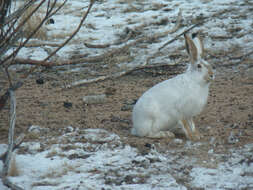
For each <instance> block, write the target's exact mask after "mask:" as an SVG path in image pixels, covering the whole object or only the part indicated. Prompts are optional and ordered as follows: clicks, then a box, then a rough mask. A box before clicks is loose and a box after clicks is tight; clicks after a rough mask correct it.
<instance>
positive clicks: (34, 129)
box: [28, 125, 42, 134]
mask: <svg viewBox="0 0 253 190" xmlns="http://www.w3.org/2000/svg"><path fill="white" fill-rule="evenodd" d="M28 131H29V132H30V133H35V134H39V133H41V131H42V128H41V127H40V126H38V125H32V126H31V127H29V129H28Z"/></svg>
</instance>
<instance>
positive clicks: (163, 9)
mask: <svg viewBox="0 0 253 190" xmlns="http://www.w3.org/2000/svg"><path fill="white" fill-rule="evenodd" d="M59 2H60V1H59ZM88 4H89V1H87V0H72V1H68V3H67V5H66V6H65V7H64V9H63V10H62V11H60V12H59V14H57V15H55V16H54V17H53V19H54V20H55V24H53V25H47V26H45V27H47V29H48V40H47V41H40V40H37V41H38V42H39V43H42V42H47V43H60V42H63V41H64V39H65V38H66V37H67V36H68V35H67V34H69V33H71V32H72V31H73V30H74V29H75V27H77V25H78V22H79V20H80V16H81V13H82V11H83V10H86V9H87V6H88ZM180 9H181V11H182V17H183V21H182V26H181V27H180V28H179V30H178V31H177V32H176V33H174V34H171V35H170V34H169V35H168V36H166V37H163V38H160V39H159V40H157V41H154V42H146V43H145V46H140V47H131V48H130V54H131V56H132V57H133V60H132V61H131V62H129V63H128V62H126V63H127V64H128V65H132V64H133V65H138V64H142V63H143V62H145V60H146V58H147V57H148V56H149V55H151V54H152V53H154V52H155V51H156V50H157V49H158V48H159V47H161V46H162V45H163V44H164V43H165V42H166V41H168V40H170V39H172V38H173V37H175V36H176V35H177V34H179V33H180V32H182V31H184V30H185V29H186V28H187V27H189V26H191V25H192V24H193V23H196V22H197V21H198V20H201V19H203V18H206V22H205V23H204V25H202V26H200V27H198V28H196V29H194V31H197V30H201V31H202V33H203V34H204V35H205V37H206V38H205V44H206V48H207V50H209V51H211V52H212V53H218V54H223V53H224V52H229V51H230V50H231V49H233V48H236V49H237V50H238V51H240V52H243V53H247V52H249V51H250V50H251V49H252V47H253V32H252V30H253V14H252V10H253V2H252V1H238V0H224V1H220V0H191V1H189V0H159V1H158V0H149V1H147V0H143V1H130V0H129V1H124V0H101V1H98V2H96V3H95V5H94V7H93V9H92V11H91V13H90V14H89V15H88V18H87V20H86V22H85V24H84V26H83V27H82V29H81V31H80V32H79V33H78V35H77V36H76V37H75V38H74V39H73V41H72V42H71V43H70V44H68V45H67V46H66V47H64V48H63V49H62V50H61V51H59V52H58V53H57V56H58V57H59V58H60V59H61V60H64V59H65V60H67V59H69V58H71V56H72V55H73V54H74V52H78V53H79V54H87V56H88V57H89V56H94V55H100V54H102V53H103V52H105V51H108V49H106V50H105V49H96V48H95V49H92V48H87V47H85V45H84V43H85V42H86V43H91V44H107V43H112V42H117V41H118V40H120V38H121V36H122V35H124V34H125V31H126V28H131V29H133V30H135V29H136V28H138V27H139V26H142V25H143V26H144V25H145V27H140V28H141V31H137V32H140V34H137V36H138V35H139V37H143V36H145V35H146V36H151V35H154V34H155V33H161V32H165V31H168V30H170V29H171V28H173V26H174V25H175V22H176V19H177V15H178V12H179V10H180ZM77 10H78V11H77ZM213 15H215V16H213ZM166 19H168V20H167V21H166ZM163 20H164V22H163ZM158 23H160V24H158ZM60 34H66V35H65V37H59V36H60ZM61 36H64V35H61ZM133 40H135V39H130V40H129V41H128V42H126V43H131V41H133ZM35 41H36V40H35ZM121 46H122V44H120V45H112V46H111V47H110V48H115V47H121ZM183 46H184V42H183V38H180V39H179V40H177V41H175V42H174V43H172V44H169V45H168V46H167V47H166V48H164V49H163V50H162V51H163V52H164V53H163V54H162V57H157V58H155V59H154V60H153V62H154V63H155V62H162V61H166V62H168V63H170V57H168V55H170V54H173V53H174V52H175V51H177V50H181V51H182V50H183V49H184V48H183ZM48 49H50V50H52V49H53V48H52V47H51V46H48V47H47V49H45V48H24V49H22V50H21V51H20V53H19V54H18V56H19V57H23V58H32V59H36V60H41V59H43V58H45V57H46V56H47V52H48V51H46V50H48ZM182 54H183V53H182ZM229 56H231V57H233V56H234V55H229ZM213 61H215V62H217V61H218V60H215V59H213ZM173 62H174V60H171V63H173ZM175 143H179V144H181V148H177V149H172V148H170V147H168V148H167V151H165V152H160V151H158V147H156V146H153V145H152V146H151V149H150V151H149V152H148V153H147V154H141V153H140V152H139V151H138V150H137V149H136V148H133V147H131V146H129V145H127V144H124V143H122V141H121V139H120V137H119V136H117V135H116V134H113V133H110V132H108V131H104V130H102V129H86V130H78V129H76V130H75V131H74V132H67V133H66V134H63V136H61V137H55V138H54V139H43V138H41V139H40V141H37V142H26V143H23V144H22V145H21V148H20V149H21V150H20V151H18V152H17V153H16V166H17V168H18V171H19V175H18V176H16V177H10V179H11V181H13V182H15V183H16V184H17V185H19V186H21V187H23V188H24V189H26V190H29V189H32V190H48V189H50V190H59V189H84V190H86V189H106V190H107V189H108V190H109V189H143V190H148V189H164V190H165V189H166V190H167V189H175V190H184V189H189V188H192V189H210V190H214V189H215V190H217V189H220V190H225V189H253V159H252V154H253V144H248V145H245V146H243V147H241V148H240V149H236V148H232V149H230V150H228V153H227V154H219V153H216V152H215V147H213V149H210V150H209V151H208V155H207V156H208V157H209V158H210V159H209V160H208V161H207V160H203V161H202V160H199V159H198V158H196V157H194V156H190V154H185V152H191V151H192V152H194V150H195V149H198V147H199V146H205V143H192V142H186V143H185V142H183V141H181V140H176V141H175ZM184 143H185V144H184ZM206 143H209V142H206ZM5 149H6V145H1V146H0V152H3V151H4V150H5ZM207 162H208V163H207ZM1 170H2V163H1V162H0V171H1ZM0 189H1V190H7V189H8V188H6V187H4V186H3V185H2V182H1V180H0Z"/></svg>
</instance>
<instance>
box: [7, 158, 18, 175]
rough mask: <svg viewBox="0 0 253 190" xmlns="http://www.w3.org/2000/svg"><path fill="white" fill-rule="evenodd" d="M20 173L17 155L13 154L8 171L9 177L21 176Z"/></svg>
mask: <svg viewBox="0 0 253 190" xmlns="http://www.w3.org/2000/svg"><path fill="white" fill-rule="evenodd" d="M19 175H20V172H19V170H18V167H17V163H16V155H15V154H13V156H12V159H11V163H10V169H9V171H8V176H12V177H14V176H19Z"/></svg>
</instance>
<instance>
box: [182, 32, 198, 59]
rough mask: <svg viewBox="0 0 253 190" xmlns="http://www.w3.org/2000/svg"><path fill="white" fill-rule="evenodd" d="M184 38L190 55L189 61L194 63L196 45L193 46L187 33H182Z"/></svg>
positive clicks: (196, 57)
mask: <svg viewBox="0 0 253 190" xmlns="http://www.w3.org/2000/svg"><path fill="white" fill-rule="evenodd" d="M184 38H185V46H186V50H187V52H188V54H189V55H190V58H191V62H192V64H194V63H196V61H197V59H198V50H197V47H196V46H195V44H194V42H193V40H192V39H191V38H190V37H189V36H188V35H187V34H184Z"/></svg>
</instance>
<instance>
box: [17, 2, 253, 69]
mask: <svg viewBox="0 0 253 190" xmlns="http://www.w3.org/2000/svg"><path fill="white" fill-rule="evenodd" d="M58 2H61V1H58ZM88 4H89V1H87V0H72V1H68V2H67V4H66V5H65V6H64V9H62V10H61V11H60V12H59V13H58V14H56V15H55V16H53V19H54V20H55V24H50V25H46V26H45V27H46V28H47V36H48V40H47V41H44V42H48V43H61V42H63V41H64V40H65V39H66V38H67V37H68V36H69V35H68V34H70V33H71V32H73V31H74V30H75V29H76V27H77V26H78V23H79V21H80V18H81V15H82V14H83V12H84V11H85V10H87V7H88ZM252 6H253V5H252V1H237V0H226V1H220V0H193V1H188V0H159V1H158V0H149V1H147V0H143V1H130V0H128V1H124V0H116V1H115V0H102V1H97V2H96V3H95V4H94V6H93V8H92V10H91V12H90V14H89V15H88V17H87V19H86V21H85V24H84V25H83V27H82V28H81V30H80V32H79V33H78V34H77V35H76V37H75V38H74V39H73V40H72V41H71V42H70V43H69V44H68V45H67V46H65V47H64V48H63V49H62V50H61V51H59V52H58V53H57V56H58V58H59V60H64V59H69V58H71V57H72V56H73V54H75V53H78V54H80V55H87V56H88V57H91V56H95V55H101V54H102V53H103V52H104V51H108V49H110V48H115V47H121V46H122V45H125V44H127V43H131V42H132V41H134V40H135V39H133V38H131V39H130V40H129V41H128V42H126V43H123V44H119V45H112V46H110V48H87V47H86V46H85V45H84V43H91V44H108V43H114V42H119V41H120V40H122V39H125V37H126V35H127V34H126V32H127V31H129V30H128V29H131V30H133V31H134V32H136V35H137V36H136V38H137V39H138V38H140V37H143V36H152V35H154V34H159V33H162V32H166V31H169V30H171V29H172V28H173V27H174V25H175V23H176V20H177V17H178V12H179V10H181V11H182V18H183V20H182V24H181V27H180V28H179V29H178V31H177V32H176V33H174V34H168V35H167V36H165V37H163V38H159V39H158V40H155V41H152V42H144V44H145V46H143V45H142V46H141V45H139V46H140V47H138V46H137V47H136V46H133V47H130V54H131V57H133V60H131V62H126V63H127V65H129V66H131V65H139V64H143V62H145V60H146V59H147V57H148V56H149V55H151V54H152V53H154V52H156V51H157V49H158V48H159V47H161V46H162V45H163V44H164V43H165V42H167V41H168V40H170V39H172V38H174V37H175V36H176V35H177V34H179V33H180V32H182V31H184V30H185V29H186V28H188V27H190V26H191V25H193V24H196V23H197V22H200V21H203V20H205V21H204V24H203V25H202V26H199V27H197V28H195V29H194V31H201V32H202V34H203V35H204V37H205V39H204V40H205V46H206V48H207V50H210V51H212V52H213V53H214V54H215V53H216V54H222V53H224V52H229V50H231V49H233V48H236V49H237V50H238V51H239V50H240V51H241V52H244V53H247V52H249V51H250V50H251V48H252V46H253V38H252V33H253V32H252V25H253V18H252V17H253V16H252V14H251V13H252ZM127 28H128V29H127ZM37 42H38V43H40V42H41V41H40V40H38V41H37ZM52 49H54V48H52V47H50V46H44V48H40V47H39V48H23V49H22V51H20V53H19V54H18V56H20V57H26V58H32V59H37V60H41V59H43V58H45V57H46V56H47V53H48V52H50V50H52ZM183 49H184V41H183V37H181V38H180V39H179V40H176V41H175V42H173V43H171V44H169V45H168V46H167V47H166V48H164V49H163V50H162V55H161V56H157V58H155V60H153V61H154V63H156V62H167V63H171V64H173V63H174V61H175V60H173V59H171V60H170V57H169V55H173V53H174V54H175V52H176V51H177V50H180V51H181V53H185V52H184V51H182V50H183ZM214 61H216V60H214ZM217 61H218V60H217Z"/></svg>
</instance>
